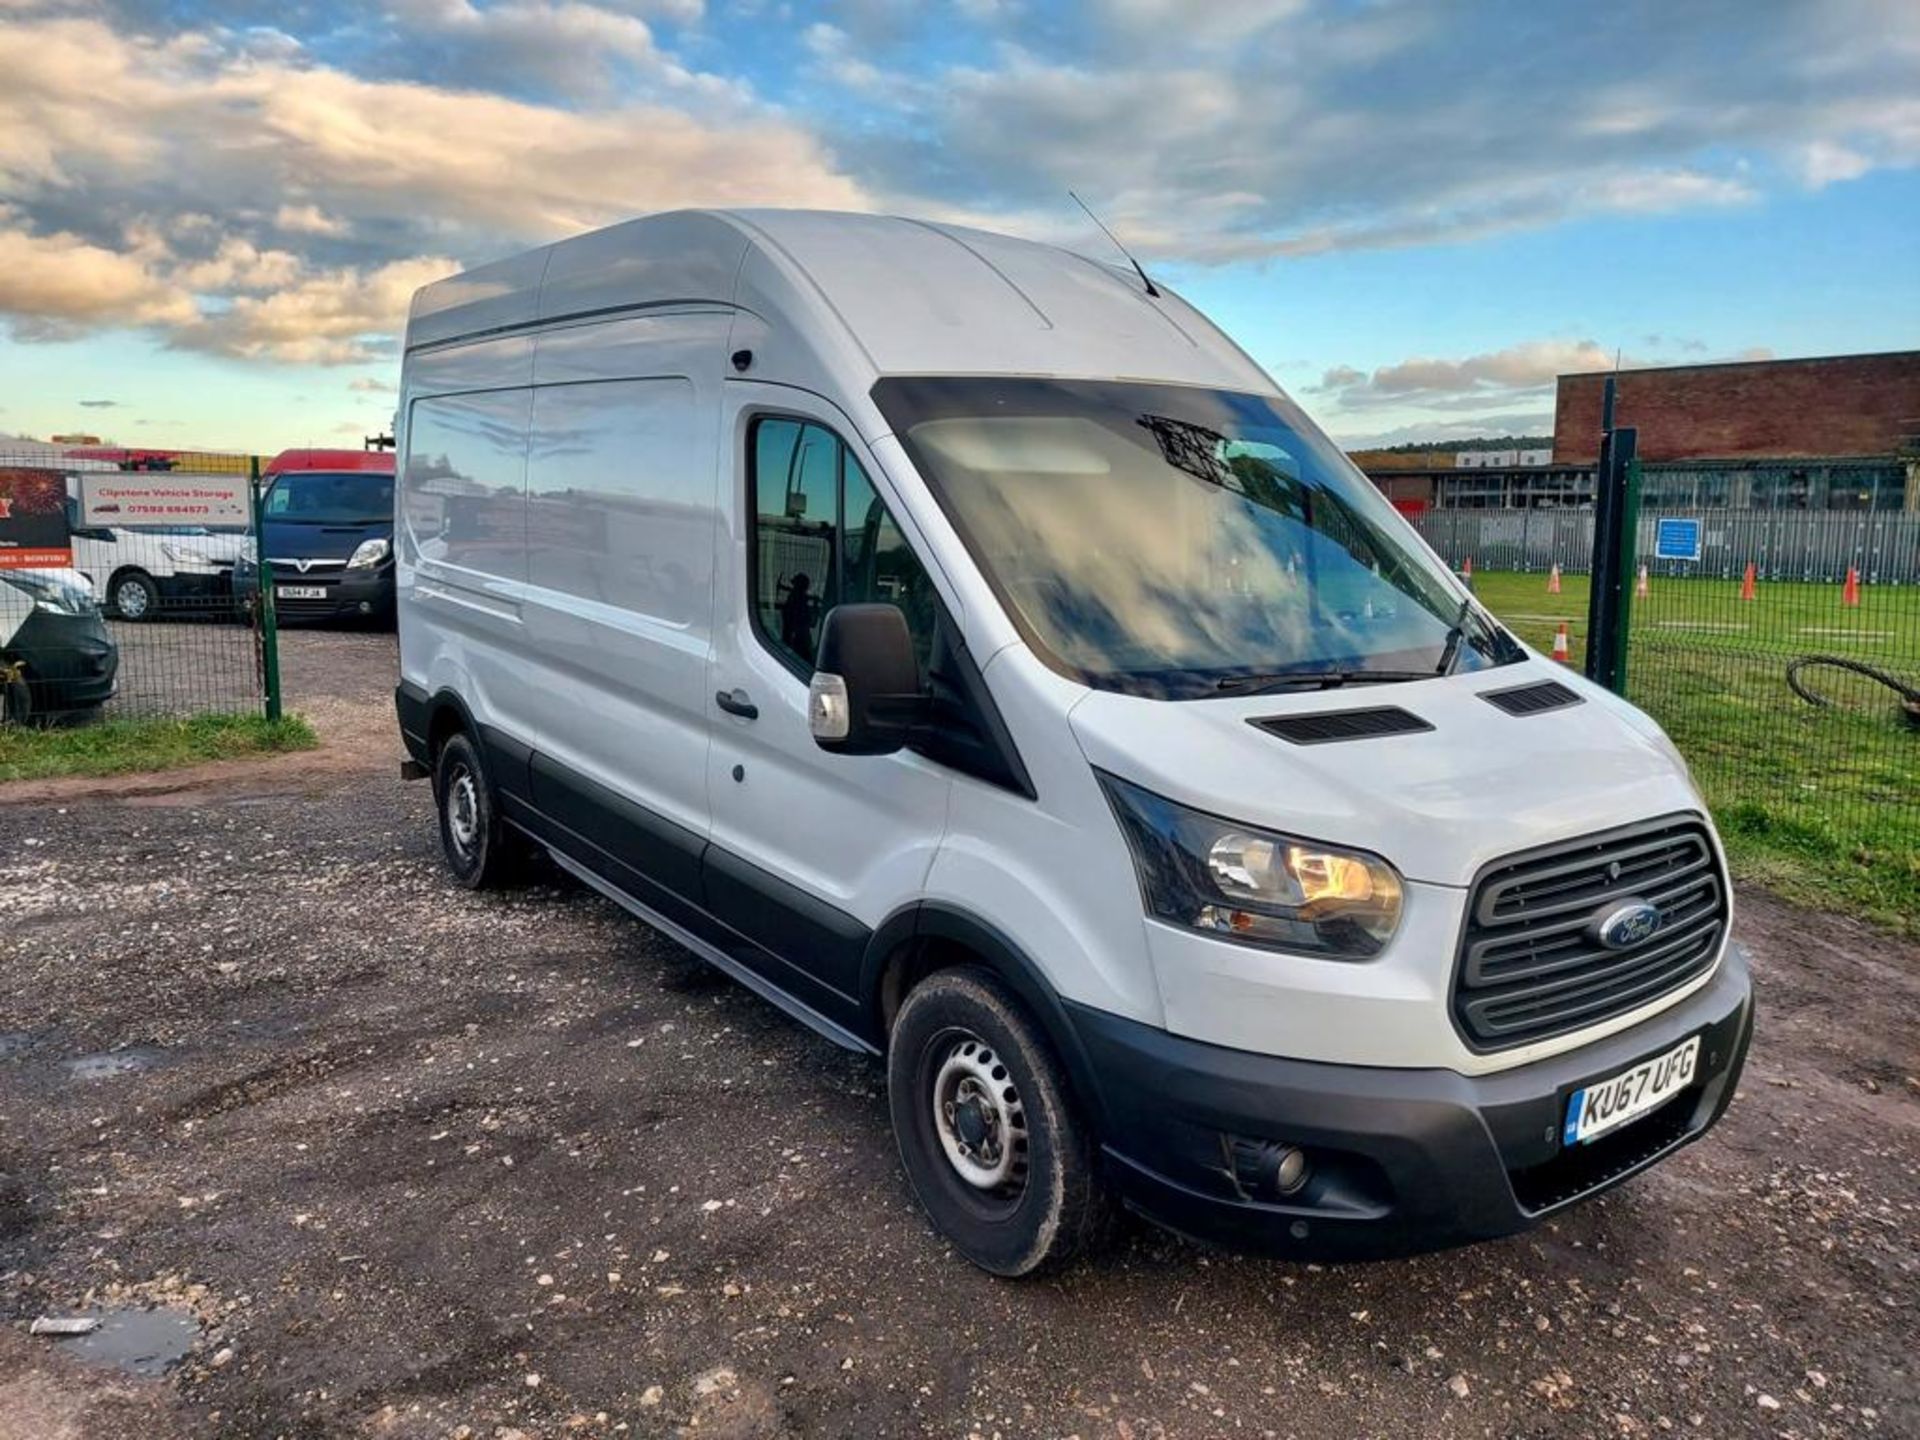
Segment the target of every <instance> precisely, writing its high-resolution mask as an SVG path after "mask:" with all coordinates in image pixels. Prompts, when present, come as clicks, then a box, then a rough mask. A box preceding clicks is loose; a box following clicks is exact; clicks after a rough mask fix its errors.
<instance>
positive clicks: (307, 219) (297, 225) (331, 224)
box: [273, 205, 352, 235]
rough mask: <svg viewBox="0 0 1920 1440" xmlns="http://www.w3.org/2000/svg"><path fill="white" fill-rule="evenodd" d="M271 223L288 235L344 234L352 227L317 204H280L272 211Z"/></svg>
mask: <svg viewBox="0 0 1920 1440" xmlns="http://www.w3.org/2000/svg"><path fill="white" fill-rule="evenodd" d="M273 224H274V228H275V229H277V230H284V231H286V232H287V233H288V234H290V235H345V234H346V233H347V232H348V230H349V229H351V228H352V227H351V226H349V225H348V224H347V222H346V221H344V220H341V219H339V218H337V217H336V216H333V215H329V214H327V212H326V211H324V210H322V209H321V208H320V207H319V206H318V205H282V206H281V207H280V208H279V209H278V210H276V211H274V214H273Z"/></svg>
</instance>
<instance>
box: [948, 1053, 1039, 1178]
mask: <svg viewBox="0 0 1920 1440" xmlns="http://www.w3.org/2000/svg"><path fill="white" fill-rule="evenodd" d="M931 1100H932V1110H933V1132H934V1134H935V1136H937V1137H938V1139H939V1141H940V1150H941V1153H942V1154H944V1155H945V1156H946V1157H947V1164H948V1165H949V1166H950V1167H951V1168H952V1170H953V1173H954V1174H955V1175H956V1176H957V1177H958V1178H959V1179H960V1181H961V1183H962V1184H964V1185H966V1186H967V1187H968V1189H970V1190H973V1191H976V1192H979V1193H980V1194H982V1195H985V1196H991V1197H993V1198H996V1199H1002V1200H1012V1199H1017V1198H1018V1197H1019V1196H1020V1194H1021V1193H1022V1192H1023V1191H1024V1190H1025V1189H1026V1184H1027V1167H1028V1155H1029V1149H1030V1145H1029V1136H1028V1132H1027V1119H1026V1108H1025V1106H1024V1104H1023V1103H1022V1101H1021V1099H1020V1092H1019V1089H1018V1088H1017V1087H1016V1086H1015V1085H1014V1083H1013V1077H1012V1075H1011V1074H1010V1073H1009V1072H1008V1070H1007V1066H1006V1062H1005V1061H1003V1060H1002V1059H1001V1058H1000V1057H999V1056H998V1055H996V1054H995V1053H994V1052H993V1049H992V1048H991V1047H990V1046H989V1045H987V1044H986V1042H985V1041H983V1040H981V1039H980V1038H979V1036H977V1035H972V1034H969V1033H967V1032H966V1031H954V1032H952V1033H951V1034H949V1035H948V1036H947V1037H946V1041H945V1053H944V1054H942V1055H941V1056H940V1059H939V1062H938V1064H937V1065H935V1066H934V1070H933V1086H932V1096H931Z"/></svg>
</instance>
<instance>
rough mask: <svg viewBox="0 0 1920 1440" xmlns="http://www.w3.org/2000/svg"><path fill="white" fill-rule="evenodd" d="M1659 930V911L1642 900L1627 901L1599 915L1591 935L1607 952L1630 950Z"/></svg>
mask: <svg viewBox="0 0 1920 1440" xmlns="http://www.w3.org/2000/svg"><path fill="white" fill-rule="evenodd" d="M1659 928H1660V911H1659V908H1658V907H1657V906H1653V905H1649V904H1648V903H1647V902H1646V901H1644V900H1628V901H1626V902H1624V903H1622V904H1620V905H1616V906H1614V907H1613V908H1612V909H1611V910H1607V911H1604V912H1602V913H1601V915H1600V917H1599V918H1598V919H1597V920H1595V921H1594V926H1593V933H1594V937H1595V938H1596V939H1598V940H1599V942H1600V943H1601V944H1602V945H1604V946H1606V947H1607V949H1609V950H1631V949H1632V948H1633V947H1634V946H1635V945H1638V944H1639V943H1640V942H1641V941H1642V940H1645V939H1647V938H1648V937H1649V936H1651V935H1652V934H1653V932H1654V931H1656V930H1658V929H1659Z"/></svg>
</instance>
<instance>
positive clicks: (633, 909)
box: [547, 845, 880, 1055]
mask: <svg viewBox="0 0 1920 1440" xmlns="http://www.w3.org/2000/svg"><path fill="white" fill-rule="evenodd" d="M547 854H548V855H550V856H552V857H553V863H554V864H556V865H558V866H559V867H560V868H561V869H562V870H564V871H566V872H567V873H568V874H569V875H571V876H573V878H574V879H576V880H578V881H579V882H580V883H581V884H583V885H585V886H586V887H587V888H588V889H590V890H596V891H598V892H599V893H600V894H602V895H604V896H605V897H606V898H607V899H609V900H611V901H613V903H614V904H616V905H618V906H619V907H620V908H621V909H623V910H626V911H628V912H629V913H631V914H633V915H635V916H638V917H639V918H640V919H642V920H644V921H646V923H647V924H649V925H651V926H652V927H653V928H654V929H656V930H658V931H659V932H660V933H661V934H662V935H665V936H666V937H667V938H668V939H670V940H675V941H677V942H679V943H680V944H681V945H684V946H685V947H686V948H687V949H689V950H691V951H692V952H693V953H694V954H696V955H698V956H699V957H700V958H701V959H702V960H704V961H706V962H707V963H708V964H709V965H711V966H713V967H714V968H715V969H716V970H719V971H721V972H723V973H724V974H726V975H728V976H730V977H731V978H733V979H735V980H738V981H739V982H740V983H741V984H742V985H744V986H746V987H747V989H749V990H751V991H753V993H754V994H756V995H758V996H759V997H760V998H761V999H762V1000H765V1001H766V1002H767V1003H768V1004H770V1005H773V1006H775V1007H776V1008H778V1009H780V1010H783V1011H785V1012H786V1013H787V1014H789V1015H791V1016H792V1017H793V1018H794V1019H796V1020H798V1021H799V1022H800V1023H801V1024H802V1025H805V1026H806V1027H807V1028H808V1029H809V1030H813V1031H815V1032H817V1033H818V1034H820V1035H822V1036H824V1037H825V1038H826V1039H828V1040H831V1041H832V1042H833V1043H834V1044H836V1045H838V1046H839V1047H840V1048H841V1049H843V1050H851V1051H853V1052H854V1053H855V1054H858V1055H878V1054H879V1053H880V1052H879V1051H878V1050H876V1049H875V1048H874V1047H873V1046H871V1045H869V1044H868V1043H867V1042H866V1041H864V1040H862V1039H861V1038H860V1037H859V1036H858V1035H855V1034H854V1033H853V1032H852V1031H851V1030H849V1029H847V1028H846V1026H844V1025H841V1024H839V1023H837V1022H836V1021H833V1020H829V1019H828V1018H827V1017H826V1016H824V1015H822V1014H821V1013H820V1012H819V1011H818V1010H815V1009H814V1008H813V1007H812V1006H811V1005H806V1004H803V1003H802V1002H800V1001H798V1000H796V999H794V998H793V997H792V996H791V995H789V994H787V993H786V992H785V991H784V990H782V989H780V988H779V987H778V986H777V985H775V984H774V983H773V982H772V981H770V980H767V979H765V978H764V977H762V976H760V975H758V974H756V973H755V972H754V971H752V970H749V969H748V968H747V967H746V966H744V965H742V964H741V963H740V962H739V961H738V960H736V959H734V958H733V957H732V956H731V955H729V954H727V953H726V952H725V951H724V950H721V949H720V948H719V947H718V946H715V945H710V944H708V943H707V942H706V941H705V940H702V939H701V938H700V937H699V936H698V935H695V934H694V933H693V932H692V931H691V930H689V929H687V928H686V927H685V926H684V925H676V924H675V923H674V922H673V921H671V920H669V919H668V918H667V917H666V916H664V915H662V914H661V913H660V912H659V911H658V910H654V909H652V908H651V907H649V906H647V905H644V904H642V903H641V902H640V901H638V900H636V899H634V898H633V897H632V896H631V895H629V894H627V892H626V891H624V890H622V889H621V888H620V887H619V886H618V885H615V884H614V883H613V882H612V881H610V880H604V879H602V878H601V877H600V876H598V875H596V874H595V873H594V872H593V871H591V870H589V869H588V868H587V867H586V866H585V865H582V864H581V863H580V862H579V861H578V860H575V859H574V858H573V857H572V856H570V855H566V854H563V853H562V852H561V851H559V850H556V849H554V848H553V847H552V846H551V845H549V846H547Z"/></svg>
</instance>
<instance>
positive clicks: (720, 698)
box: [713, 689, 760, 720]
mask: <svg viewBox="0 0 1920 1440" xmlns="http://www.w3.org/2000/svg"><path fill="white" fill-rule="evenodd" d="M713 703H714V704H716V705H718V706H719V707H720V708H721V709H722V710H724V711H726V712H727V713H728V714H729V715H738V716H739V717H740V718H741V719H742V720H758V719H759V718H760V707H759V706H758V705H756V704H754V703H753V701H751V700H749V699H748V698H747V692H746V691H744V690H740V689H733V690H722V691H720V692H719V694H717V695H715V696H714V697H713Z"/></svg>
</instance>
